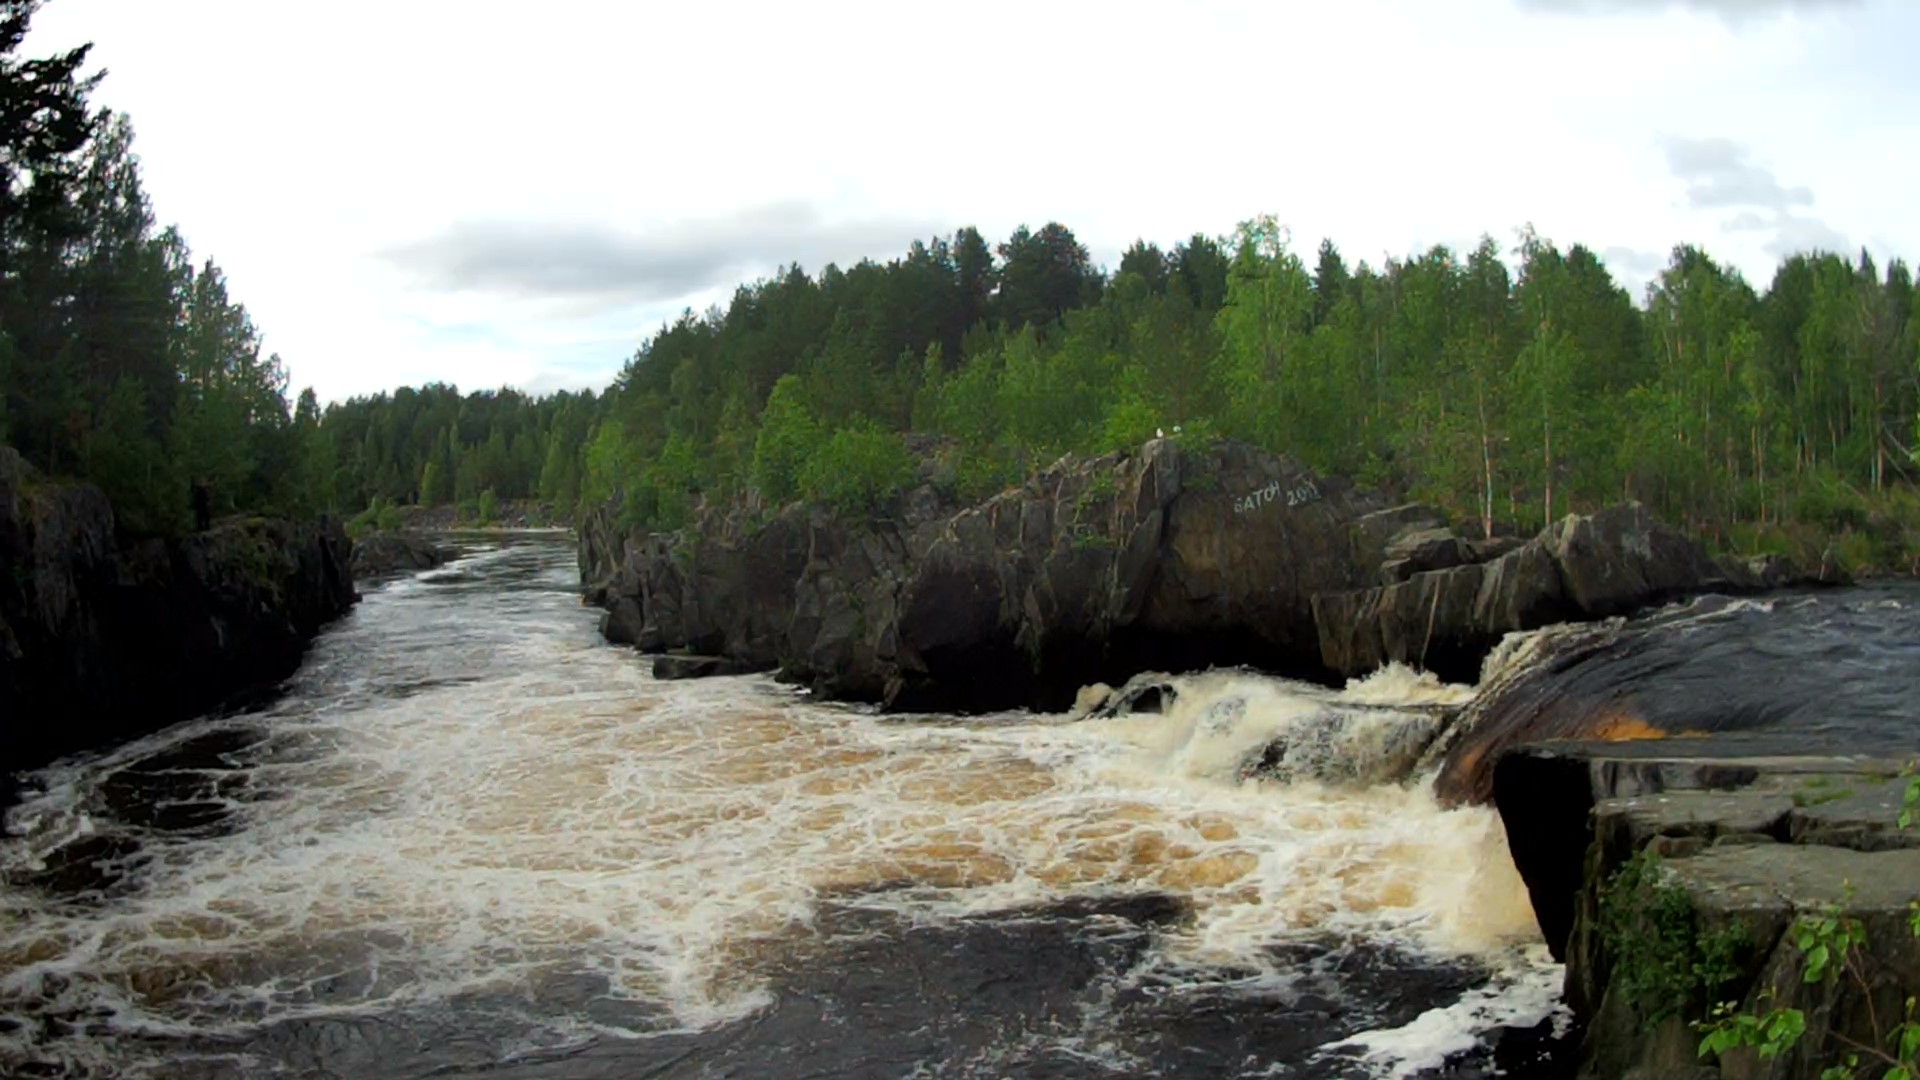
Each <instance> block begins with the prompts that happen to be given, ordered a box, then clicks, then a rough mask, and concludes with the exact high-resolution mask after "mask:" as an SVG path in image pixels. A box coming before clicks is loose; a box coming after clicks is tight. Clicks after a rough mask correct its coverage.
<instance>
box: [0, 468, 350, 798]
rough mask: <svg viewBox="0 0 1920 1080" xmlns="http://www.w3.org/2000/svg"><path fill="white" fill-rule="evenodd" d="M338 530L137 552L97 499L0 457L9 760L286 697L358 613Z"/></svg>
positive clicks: (317, 527)
mask: <svg viewBox="0 0 1920 1080" xmlns="http://www.w3.org/2000/svg"><path fill="white" fill-rule="evenodd" d="M350 550H351V544H350V543H349V541H348V540H347V537H346V534H345V533H344V532H343V531H342V530H341V527H340V525H339V523H338V522H335V521H327V520H323V521H320V522H302V523H296V522H289V521H284V520H277V519H269V518H235V519H230V520H227V521H224V522H221V523H219V524H218V525H216V526H215V527H214V528H213V529H211V530H209V531H207V532H204V533H196V534H192V535H189V536H185V537H181V538H179V539H173V540H161V539H145V540H138V541H132V542H127V543H122V542H121V540H120V538H118V537H117V536H116V534H115V529H114V518H113V508H112V507H111V506H110V505H109V504H108V502H107V499H106V497H105V496H104V495H102V494H101V493H100V491H99V490H98V489H97V488H94V487H92V486H90V485H86V484H68V483H56V482H51V481H48V480H46V479H45V478H43V477H41V476H40V475H39V474H37V473H36V472H35V471H34V470H33V469H32V468H31V467H30V466H28V465H27V464H26V462H24V461H23V460H22V459H21V458H20V456H19V455H18V454H17V453H15V452H14V451H13V450H12V449H11V448H7V447H0V564H4V566H5V567H6V572H5V574H4V576H0V718H3V719H0V726H3V727H4V732H5V736H4V738H5V742H4V745H5V750H4V756H0V802H3V801H4V798H5V790H4V789H3V786H4V785H5V784H6V783H7V782H8V781H7V779H6V778H7V777H10V776H11V775H12V774H13V773H14V772H15V771H17V770H19V769H23V768H29V767H32V766H34V765H37V764H41V763H43V762H45V761H47V760H50V759H51V758H53V757H56V756H58V755H60V754H62V753H67V752H70V751H73V750H77V749H81V748H85V747H91V746H98V745H103V744H107V743H111V742H113V741H116V740H119V739H124V738H128V737H130V736H134V735H137V734H141V733H143V732H146V731H151V730H154V729H157V728H159V727H162V726H164V725H166V724H169V723H172V722H174V721H176V720H180V719H184V718H186V717H189V716H192V715H194V714H196V713H199V712H203V711H206V710H208V709H212V708H215V707H218V706H220V705H221V704H223V703H225V702H228V701H230V700H233V699H234V698H236V697H238V696H241V695H245V694H248V693H252V692H257V691H259V690H262V689H264V688H267V687H271V686H272V685H273V684H275V683H277V682H278V681H280V680H281V679H283V678H285V677H286V676H287V675H289V674H291V673H292V672H293V670H294V668H295V667H296V666H297V665H298V664H299V660H300V656H301V654H302V652H303V651H304V650H305V648H306V645H307V642H308V641H309V640H310V639H311V638H312V637H313V635H314V634H315V633H316V632H317V631H318V630H319V628H320V626H321V625H322V624H323V623H325V622H327V621H328V620H329V619H332V618H334V617H335V616H338V615H339V614H341V613H342V612H344V611H346V610H347V608H348V607H349V606H350V605H351V604H352V603H353V601H354V599H355V596H354V591H353V579H352V576H351V572H350V570H349V567H348V560H349V554H350Z"/></svg>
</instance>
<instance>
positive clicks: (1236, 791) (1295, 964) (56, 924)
mask: <svg viewBox="0 0 1920 1080" xmlns="http://www.w3.org/2000/svg"><path fill="white" fill-rule="evenodd" d="M572 567H573V561H572V551H571V548H570V546H569V545H568V543H567V542H566V541H564V540H562V539H558V538H551V537H547V538H524V539H519V540H513V541H506V542H496V543H495V544H494V546H491V547H484V548H480V549H477V550H475V551H474V552H473V553H471V554H470V555H469V556H468V557H466V558H464V559H462V560H461V561H460V562H458V563H456V564H454V565H452V566H450V567H448V568H445V569H442V570H438V571H431V572H427V573H424V574H421V575H418V576H415V577H409V578H404V579H401V580H399V581H396V582H393V583H392V584H389V585H387V586H384V587H382V588H379V589H378V590H371V591H369V593H368V595H367V598H366V600H365V602H364V603H362V604H361V605H360V606H359V607H358V609H356V610H355V612H354V613H353V614H352V615H351V616H349V617H348V618H347V619H345V620H343V621H342V622H340V623H339V624H337V625H336V626H334V627H333V628H331V629H330V630H329V631H328V632H327V633H326V634H325V635H324V636H323V638H322V639H321V640H320V641H319V643H318V644H317V645H316V647H315V649H314V650H313V652H312V654H311V656H310V658H309V660H308V662H307V664H306V666H305V667H304V668H303V669H302V671H301V672H300V673H299V675H298V676H297V677H296V678H295V680H294V681H293V683H292V685H291V687H290V688H289V691H288V693H287V694H286V695H285V696H284V698H282V699H281V700H280V701H279V702H278V703H277V704H275V705H274V706H272V707H271V708H268V709H266V710H264V711H260V712H256V713H251V714H247V715H241V716H233V717H225V718H212V719H205V720H200V721H194V722H191V723H188V724H183V725H180V726H178V727H175V728H173V729H170V730H168V731H166V732H163V733H161V734H159V735H156V736H154V737H151V738H148V739H146V740H143V741H141V742H139V743H136V744H132V745H129V746H125V747H122V748H119V749H117V750H114V751H112V752H111V753H108V754H106V755H104V756H95V757H89V758H84V759H76V760H72V761H68V762H65V763H62V764H61V765H59V766H56V767H55V768H52V769H50V770H47V771H45V772H42V773H39V774H35V775H33V776H31V777H29V778H28V781H27V785H26V786H27V788H28V789H29V794H28V796H27V798H26V800H25V801H24V802H23V803H22V804H21V805H20V806H18V807H16V808H15V809H14V810H13V811H12V813H11V814H10V815H9V818H8V822H7V825H8V835H7V836H6V837H5V838H4V840H0V1073H5V1074H8V1075H61V1076H65V1075H97V1076H126V1075H151V1076H162V1077H170V1076H236V1077H237V1076H341V1077H412V1076H466V1075H486V1076H490V1077H522V1076H524V1077H534V1076H539V1077H576V1076H579V1077H616V1076H618V1077H626V1076H660V1077H679V1076H687V1077H694V1076H740V1077H749V1076H862V1077H865V1076H872V1077H895V1076H962V1077H966V1076H981V1077H989V1076H1059V1077H1114V1076H1142V1075H1163V1076H1283V1077H1285V1076H1302V1077H1306V1076H1392V1075H1416V1074H1419V1073H1421V1071H1422V1070H1431V1069H1437V1068H1439V1069H1444V1070H1445V1074H1447V1075H1460V1076H1465V1075H1481V1074H1483V1073H1484V1072H1485V1071H1486V1070H1488V1069H1490V1068H1491V1067H1492V1066H1493V1064H1494V1056H1495V1050H1494V1049H1493V1048H1492V1043H1493V1042H1498V1043H1499V1046H1500V1048H1499V1051H1498V1052H1499V1053H1500V1054H1502V1055H1505V1056H1506V1057H1507V1058H1510V1059H1511V1061H1514V1062H1517V1061H1519V1060H1520V1059H1521V1058H1522V1057H1524V1054H1523V1053H1522V1050H1521V1049H1516V1047H1519V1046H1521V1044H1522V1043H1524V1042H1525V1041H1526V1040H1525V1039H1523V1038H1521V1037H1519V1036H1515V1035H1511V1034H1509V1035H1508V1036H1507V1037H1506V1038H1504V1039H1492V1040H1490V1038H1489V1033H1490V1032H1495V1031H1497V1030H1498V1029H1501V1028H1502V1027H1503V1026H1508V1027H1512V1028H1533V1027H1536V1026H1541V1028H1542V1030H1544V1029H1545V1028H1546V1027H1550V1026H1551V1024H1552V1022H1553V1018H1554V1015H1555V1012H1554V1010H1555V1001H1554V999H1555V996H1556V994H1557V990H1558V982H1559V971H1558V969H1557V968H1555V967H1553V966H1552V965H1551V964H1550V963H1548V962H1547V961H1546V959H1545V956H1544V950H1543V949H1542V948H1541V947H1540V946H1539V945H1538V944H1537V943H1536V939H1537V930H1536V928H1535V927H1534V924H1533V919H1532V915H1531V912H1530V910H1529V908H1528V906H1527V903H1526V896H1525V890H1524V888H1523V887H1522V886H1521V884H1520V882H1519V880H1518V879H1517V877H1516V876H1515V874H1514V872H1513V870H1512V867H1511V863H1510V861H1509V860H1508V858H1507V855H1506V851H1505V840H1504V835H1503V833H1502V830H1501V828H1500V825H1499V822H1498V819H1497V818H1496V817H1495V815H1494V814H1493V813H1492V812H1491V811H1490V810H1486V809H1481V808H1468V809H1458V810H1443V809H1442V808H1441V807H1440V805H1439V804H1438V803H1437V802H1436V800H1435V798H1434V797H1433V794H1432V792H1431V790H1430V787H1429V786H1428V784H1427V783H1425V782H1421V781H1416V782H1413V783H1410V784H1405V785H1401V784H1382V785H1371V786H1367V785H1361V784H1359V783H1358V782H1354V783H1351V784H1348V785H1342V784H1339V783H1322V782H1312V781H1308V780H1298V781H1296V782H1294V783H1291V784H1284V783H1280V782H1277V781H1275V780H1273V779H1270V778H1268V779H1243V776H1244V775H1245V770H1246V766H1247V763H1248V762H1249V760H1257V759H1258V758H1259V755H1260V753H1261V751H1262V749H1263V748H1264V747H1266V746H1268V745H1270V744H1272V743H1273V741H1274V739H1275V738H1276V737H1277V736H1280V735H1283V734H1285V733H1287V732H1288V731H1289V730H1291V729H1293V728H1295V727H1297V726H1300V725H1304V724H1306V723H1308V722H1309V721H1310V720H1311V719H1312V718H1314V717H1324V716H1326V715H1328V714H1329V712H1330V711H1331V712H1337V713H1339V715H1341V716H1342V717H1343V719H1342V722H1341V725H1340V728H1339V730H1340V732H1341V739H1342V740H1343V742H1342V743H1341V746H1340V747H1339V748H1337V749H1338V752H1340V753H1348V754H1355V755H1364V754H1367V753H1369V752H1372V751H1371V750H1370V749H1369V748H1370V746H1372V745H1373V743H1375V742H1377V743H1379V744H1380V745H1381V746H1382V747H1385V746H1386V745H1387V744H1389V743H1391V742H1392V738H1391V735H1392V733H1393V732H1394V731H1397V730H1399V729H1400V728H1401V727H1403V726H1404V725H1405V724H1406V723H1408V722H1409V720H1410V718H1414V719H1419V718H1425V717H1427V716H1429V715H1430V713H1431V710H1432V708H1433V707H1435V706H1438V705H1447V704H1457V703H1459V702H1461V701H1463V700H1465V699H1466V698H1468V697H1469V696H1470V695H1471V690H1469V689H1466V688H1462V687H1448V686H1442V685H1439V684H1437V683H1435V682H1433V681H1432V680H1431V679H1423V678H1417V677H1415V676H1413V675H1412V674H1410V673H1408V672H1406V671H1404V670H1399V669H1393V670H1389V671H1387V672H1383V673H1381V674H1379V675H1376V676H1374V677H1373V678H1371V679H1369V680H1366V681H1364V682H1361V683H1357V684H1355V685H1353V686H1351V687H1349V688H1348V689H1346V690H1345V691H1338V692H1336V691H1329V690H1325V689H1320V688H1316V687H1309V686H1303V685H1299V684H1293V683H1287V682H1280V681H1276V680H1270V679H1261V678H1255V677H1251V676H1244V675H1234V674H1212V675H1204V676H1194V677H1190V678H1187V679H1184V680H1181V682H1180V687H1181V692H1180V695H1179V698H1178V701H1177V702H1176V703H1175V705H1174V707H1173V708H1172V709H1171V710H1170V711H1169V712H1168V713H1166V714H1165V715H1153V716H1122V717H1118V718H1112V719H1096V720H1081V721H1073V720H1069V719H1067V718H1065V717H1051V716H1029V715H1024V714H1022V715H1008V716H1000V717H986V718H971V719H968V720H964V721H963V720H958V719H947V718H922V719H917V720H912V721H903V720H898V719H890V718H886V719H883V718H880V717H875V716H870V715H865V714H862V713H860V712H858V711H855V710H850V709H844V708H838V707H829V706H823V705H818V704H814V703H811V702H809V701H808V699H806V698H805V697H803V696H797V695H795V694H794V693H793V692H792V691H790V690H788V689H786V688H782V687H778V686H776V685H774V684H773V683H772V682H770V681H768V680H764V679H756V678H741V679H722V680H709V681H705V682H699V683H656V682H653V681H652V680H651V679H650V678H648V677H647V676H646V675H645V674H644V665H643V663H642V662H641V661H640V660H639V659H638V658H636V657H635V656H634V655H633V654H632V653H631V652H629V651H627V650H624V649H616V648H612V647H609V646H606V645H604V644H602V643H601V642H600V641H599V639H598V636H597V634H596V633H595V630H594V625H595V614H596V613H594V612H592V611H589V610H586V609H583V608H582V607H581V606H580V604H579V602H578V600H577V597H576V595H575V593H574V589H573V584H574V579H573V569H572ZM1383 752H1384V751H1383ZM1362 772H1364V770H1362ZM1516 1074H1517V1075H1526V1074H1525V1073H1524V1072H1519V1073H1516Z"/></svg>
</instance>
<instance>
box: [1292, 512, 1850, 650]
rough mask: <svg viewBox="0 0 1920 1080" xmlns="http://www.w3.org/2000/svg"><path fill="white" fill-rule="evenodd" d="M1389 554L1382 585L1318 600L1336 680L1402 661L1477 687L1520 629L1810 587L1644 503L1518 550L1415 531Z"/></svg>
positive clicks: (1776, 564)
mask: <svg viewBox="0 0 1920 1080" xmlns="http://www.w3.org/2000/svg"><path fill="white" fill-rule="evenodd" d="M1387 550H1388V559H1387V561H1386V563H1384V564H1383V566H1382V570H1383V576H1384V577H1385V579H1386V580H1385V581H1384V583H1382V584H1380V585H1377V586H1375V587H1372V588H1368V589H1362V590H1356V591H1352V592H1345V593H1335V594H1328V595H1323V596H1317V597H1315V598H1314V601H1313V605H1314V617H1315V622H1316V623H1317V625H1318V626H1319V631H1320V655H1321V659H1322V660H1323V661H1324V663H1325V664H1326V666H1327V668H1328V669H1330V670H1331V671H1333V672H1336V673H1338V674H1341V675H1348V676H1352V675H1362V674H1365V673H1366V672H1369V671H1373V670H1375V669H1376V668H1379V667H1381V666H1383V665H1385V664H1387V663H1389V662H1392V661H1396V660H1397V661H1400V662H1403V663H1408V664H1413V665H1415V666H1418V667H1422V668H1426V669H1427V670H1430V671H1434V672H1437V673H1439V674H1440V675H1441V676H1442V677H1444V678H1447V679H1449V680H1451V681H1455V682H1468V683H1471V682H1477V681H1478V679H1479V676H1480V662H1481V660H1482V659H1483V658H1484V657H1485V656H1486V655H1487V654H1488V653H1489V652H1490V651H1492V649H1493V647H1494V646H1495V645H1497V644H1498V643H1499V642H1500V639H1501V638H1503V637H1505V636H1506V635H1507V634H1509V633H1512V632H1514V631H1517V630H1531V629H1535V628H1537V627H1541V626H1547V625H1550V624H1552V623H1556V622H1566V621H1573V620H1591V619H1603V618H1606V617H1608V616H1612V615H1624V614H1627V613H1629V612H1632V611H1635V610H1638V609H1640V608H1643V607H1646V606H1648V605H1651V604H1657V603H1660V602H1662V601H1666V600H1671V599H1674V598H1676V597H1680V596H1686V595H1690V594H1694V593H1700V592H1732V593H1744V592H1758V591H1762V590H1766V589H1777V588H1785V587H1788V586H1791V585H1798V584H1805V583H1813V582H1814V580H1815V579H1813V578H1809V577H1808V576H1806V575H1803V574H1801V573H1800V572H1799V571H1798V569H1797V568H1795V567H1794V566H1793V565H1792V563H1791V562H1789V561H1787V560H1785V559H1783V558H1781V557H1780V556H1762V557H1760V558H1758V559H1755V560H1753V561H1752V562H1750V563H1749V562H1745V561H1741V560H1736V559H1719V560H1715V559H1713V558H1710V557H1709V556H1708V555H1707V553H1706V552H1705V551H1704V550H1703V549H1702V548H1701V547H1700V545H1699V544H1697V543H1695V542H1694V541H1693V540H1691V539H1689V538H1688V537H1686V536H1685V535H1684V534H1682V533H1681V532H1679V531H1678V530H1677V529H1674V528H1672V527H1670V526H1668V525H1665V524H1663V523H1662V522H1660V521H1659V520H1658V519H1657V518H1655V517H1654V516H1653V513H1652V512H1651V511H1649V510H1648V509H1647V508H1646V507H1644V506H1641V505H1640V504H1639V503H1626V504H1623V505H1620V506H1615V507H1610V508H1608V509H1605V510H1602V511H1600V512H1599V513H1596V514H1591V515H1572V516H1569V517H1566V518H1563V519H1562V520H1560V521H1558V522H1555V523H1554V524H1553V525H1551V526H1549V527H1548V528H1546V529H1545V530H1543V531H1542V532H1541V533H1540V534H1539V535H1538V536H1535V537H1534V538H1533V539H1531V540H1528V541H1526V542H1524V543H1521V542H1519V541H1514V540H1502V539H1499V538H1496V539H1494V540H1492V541H1480V542H1477V543H1476V542H1471V541H1466V540H1462V539H1460V538H1458V537H1456V536H1455V535H1454V534H1453V533H1452V532H1451V531H1449V530H1447V529H1445V528H1444V527H1440V526H1437V525H1423V526H1415V527H1410V528H1409V529H1408V530H1407V531H1406V532H1404V533H1402V534H1401V535H1399V536H1397V537H1395V538H1394V539H1393V540H1392V541H1391V542H1390V543H1389V545H1388V549H1387Z"/></svg>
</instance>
